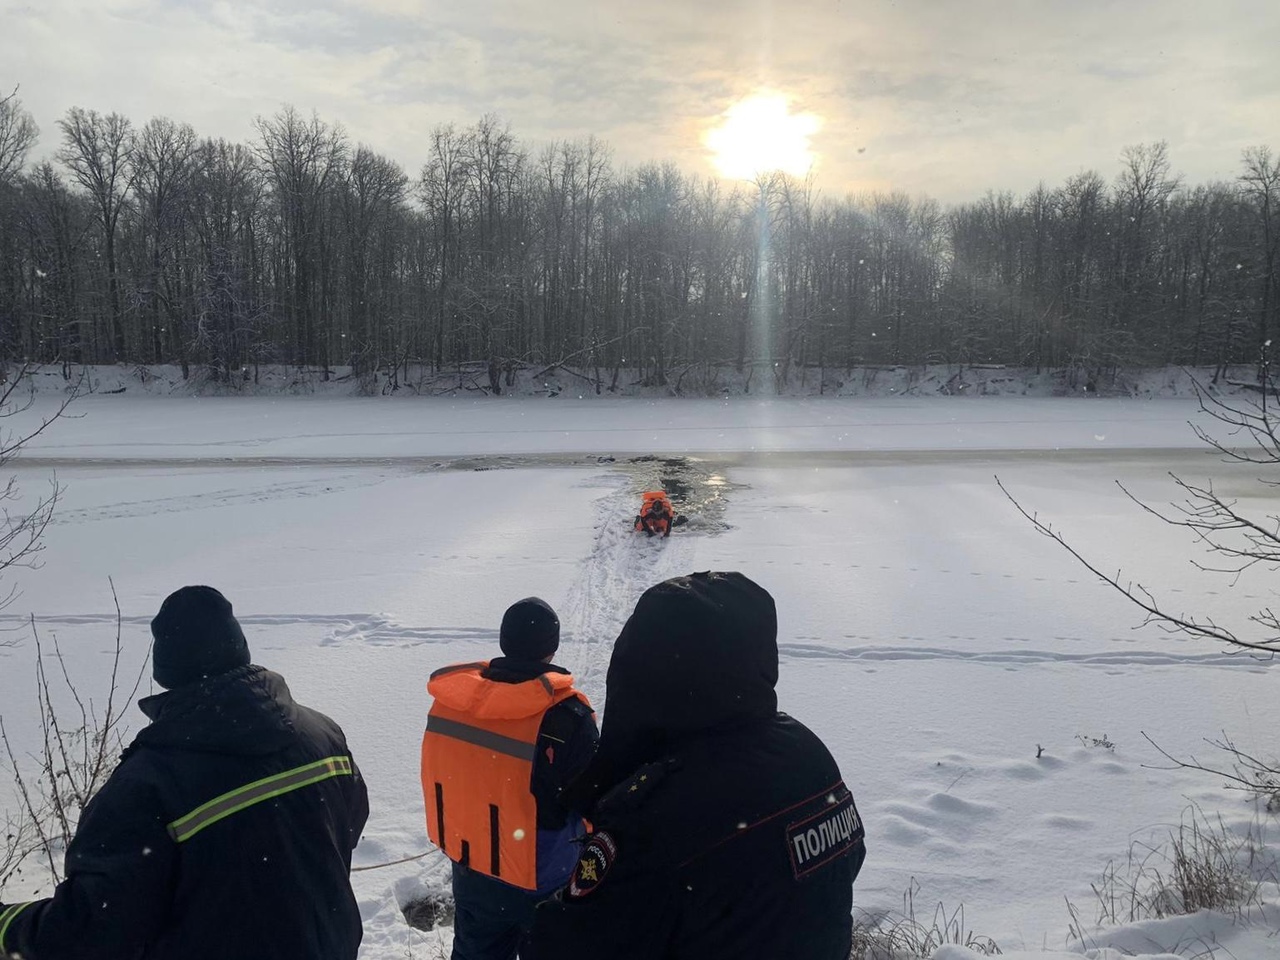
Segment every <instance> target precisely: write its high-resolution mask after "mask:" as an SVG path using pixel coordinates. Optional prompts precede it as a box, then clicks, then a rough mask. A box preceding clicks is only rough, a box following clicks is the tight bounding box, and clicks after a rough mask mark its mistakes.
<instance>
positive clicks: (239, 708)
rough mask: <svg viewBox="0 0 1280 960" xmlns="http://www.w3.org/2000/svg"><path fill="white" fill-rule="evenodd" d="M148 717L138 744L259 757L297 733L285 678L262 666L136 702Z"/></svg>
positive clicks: (295, 713) (294, 707)
mask: <svg viewBox="0 0 1280 960" xmlns="http://www.w3.org/2000/svg"><path fill="white" fill-rule="evenodd" d="M138 708H139V709H140V710H141V711H142V712H143V713H145V714H146V715H147V716H148V717H149V718H150V719H151V721H152V722H151V724H150V725H149V726H146V727H144V728H143V729H142V730H140V731H139V732H138V736H137V737H136V738H134V741H133V745H132V746H131V747H130V748H129V749H130V750H133V749H135V748H136V747H140V746H146V747H172V748H176V749H180V750H196V751H200V752H202V753H223V754H234V755H251V756H261V755H263V754H269V753H275V752H277V751H279V750H283V749H285V748H286V747H288V746H289V745H290V744H291V743H293V742H294V740H295V739H296V738H297V733H296V723H297V718H298V706H297V704H296V703H294V701H293V696H292V695H291V694H290V693H289V687H288V685H287V684H286V683H285V682H284V677H282V676H280V675H279V674H278V673H273V672H272V671H270V670H268V669H266V668H265V667H255V666H246V667H237V668H236V669H235V670H231V671H228V672H227V673H223V674H219V675H218V676H216V677H209V678H208V679H206V680H201V681H199V682H197V683H190V684H186V685H185V686H182V687H179V688H178V689H176V690H170V691H169V692H168V693H158V694H156V695H155V696H152V697H144V698H143V699H141V700H139V701H138Z"/></svg>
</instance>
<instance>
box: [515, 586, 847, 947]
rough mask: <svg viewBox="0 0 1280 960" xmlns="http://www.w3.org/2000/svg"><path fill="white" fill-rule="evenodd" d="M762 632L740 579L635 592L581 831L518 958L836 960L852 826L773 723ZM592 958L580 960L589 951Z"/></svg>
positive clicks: (824, 779)
mask: <svg viewBox="0 0 1280 960" xmlns="http://www.w3.org/2000/svg"><path fill="white" fill-rule="evenodd" d="M776 681H777V646H776V619H775V613H774V609H773V601H772V598H770V597H769V595H768V594H767V593H766V592H765V591H763V590H762V589H760V588H759V587H758V586H756V585H755V584H754V583H752V582H751V581H749V580H747V579H746V578H745V577H742V576H741V575H739V574H696V575H694V576H692V577H681V578H677V579H676V580H672V581H667V582H666V583H664V584H659V585H658V586H657V587H654V588H652V589H651V590H649V591H647V592H646V593H645V595H644V596H643V597H642V598H641V600H640V602H639V603H638V604H637V605H636V610H635V613H634V614H633V615H632V617H631V618H630V619H629V620H628V622H627V625H626V626H625V627H624V628H623V631H622V634H621V635H620V636H619V638H618V641H617V643H616V644H615V646H614V653H613V659H612V660H611V662H610V665H609V675H608V681H607V698H608V711H607V713H606V715H605V724H604V730H603V734H602V738H601V742H600V750H599V753H598V754H597V758H596V760H595V761H593V763H592V765H591V766H590V767H589V768H588V770H587V771H586V773H584V775H583V777H581V778H580V779H579V781H578V782H577V783H575V784H574V785H573V786H572V787H571V788H570V791H569V795H570V797H571V799H572V800H573V801H574V802H578V803H581V804H583V805H585V806H586V809H587V810H588V815H589V817H590V819H591V820H592V822H593V824H594V825H595V832H594V833H593V834H592V836H591V837H590V838H589V839H588V841H587V843H586V845H585V847H584V849H583V855H582V857H581V859H580V860H579V864H578V866H577V868H576V869H575V871H574V875H573V877H572V879H571V880H570V882H569V886H568V888H567V889H566V891H565V894H564V896H563V898H562V900H561V901H559V902H552V903H548V904H544V905H543V906H542V907H540V908H539V911H538V914H537V917H536V920H535V926H534V931H533V934H532V936H531V941H530V946H531V952H530V956H531V957H533V958H535V960H554V958H557V957H559V956H565V955H582V954H584V953H585V955H598V956H609V957H611V958H614V960H627V958H635V960H642V958H643V960H686V958H687V960H695V958H696V960H721V958H723V960H775V958H782V957H786V958H788V960H844V958H845V957H847V956H848V951H849V946H850V931H851V926H852V919H851V908H852V884H853V880H854V878H855V877H856V876H857V873H858V871H859V869H860V868H861V865H862V861H863V858H864V857H865V845H864V841H863V829H862V823H861V821H860V819H859V817H858V813H857V810H856V808H855V806H854V802H853V798H852V796H851V795H850V793H849V790H848V789H847V788H846V787H845V785H844V783H843V781H842V779H841V776H840V771H839V769H838V767H837V765H836V763H835V761H834V760H833V759H832V757H831V755H830V753H829V752H828V750H827V749H826V747H825V746H824V745H823V744H822V742H821V741H820V740H819V739H818V738H817V737H816V736H815V735H814V734H813V733H812V732H811V731H809V730H808V729H807V728H806V727H805V726H804V725H803V724H801V723H799V722H797V721H796V720H794V719H792V718H790V717H788V716H786V715H785V714H781V713H779V712H778V711H777V700H776V697H775V695H774V692H773V687H774V684H775V683H776ZM593 951H594V952H593Z"/></svg>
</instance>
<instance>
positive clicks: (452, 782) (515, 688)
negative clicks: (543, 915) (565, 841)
mask: <svg viewBox="0 0 1280 960" xmlns="http://www.w3.org/2000/svg"><path fill="white" fill-rule="evenodd" d="M488 666H489V664H488V662H487V661H484V662H480V663H460V664H456V665H454V666H451V667H444V668H442V669H440V670H437V671H436V672H435V673H433V674H432V675H431V679H430V680H429V681H428V682H427V692H428V693H430V694H431V696H433V697H434V698H435V702H434V703H433V704H432V706H431V712H430V713H429V714H428V715H427V730H426V733H425V734H424V735H423V737H422V795H423V798H424V799H425V801H426V809H427V835H428V836H429V837H430V838H431V841H432V843H434V844H435V845H436V846H438V847H439V848H440V849H441V850H443V851H444V853H445V855H446V856H447V857H449V859H451V860H453V861H455V862H457V863H461V864H464V865H465V866H467V867H469V868H470V869H472V870H475V871H476V872H477V873H483V874H487V875H488V876H491V877H496V878H497V879H499V880H502V881H503V882H504V883H509V884H512V885H513V886H517V887H522V888H523V889H525V890H536V889H537V886H538V880H537V878H538V862H537V861H538V856H537V851H538V839H537V838H538V807H537V801H536V800H535V799H534V796H533V793H532V791H531V789H530V784H531V782H532V778H533V761H534V755H535V752H536V749H537V743H538V731H539V729H540V728H541V726H542V718H543V716H544V715H545V714H546V712H547V711H548V710H550V709H551V708H552V707H553V706H555V705H556V704H557V703H560V702H562V701H564V700H568V699H570V698H572V697H577V698H578V699H580V700H581V701H582V702H583V703H585V704H587V706H591V703H590V701H589V700H587V698H586V696H585V695H584V694H583V693H582V692H580V691H579V690H576V689H574V686H573V677H572V676H570V675H569V674H564V673H544V674H542V675H540V676H538V677H535V678H533V679H532V680H525V681H524V682H522V683H500V682H498V681H495V680H486V679H485V678H484V676H483V674H484V671H485V670H486V669H487V668H488Z"/></svg>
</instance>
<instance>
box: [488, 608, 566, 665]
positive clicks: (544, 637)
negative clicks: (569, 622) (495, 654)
mask: <svg viewBox="0 0 1280 960" xmlns="http://www.w3.org/2000/svg"><path fill="white" fill-rule="evenodd" d="M498 645H499V646H500V647H502V652H503V653H505V654H506V655H507V656H508V657H519V658H521V659H524V660H541V659H543V658H544V657H549V656H551V655H552V654H553V653H555V652H556V650H557V649H558V648H559V646H560V618H559V617H557V616H556V612H555V611H554V610H552V609H551V604H549V603H547V601H545V600H542V599H540V598H538V597H525V599H523V600H517V601H516V602H515V603H513V604H512V605H511V606H509V607H507V612H506V613H504V614H503V615H502V628H501V629H500V630H499V631H498Z"/></svg>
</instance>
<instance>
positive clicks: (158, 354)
mask: <svg viewBox="0 0 1280 960" xmlns="http://www.w3.org/2000/svg"><path fill="white" fill-rule="evenodd" d="M129 160H130V167H131V173H132V178H133V182H134V185H135V187H134V189H135V191H136V195H137V198H138V206H139V213H140V220H141V226H142V231H143V235H144V243H145V245H146V247H147V248H148V249H147V255H146V256H145V257H144V260H145V262H146V264H147V268H146V269H147V271H148V272H147V274H146V275H145V278H144V282H143V283H142V284H141V288H140V290H139V293H140V295H141V299H142V303H143V305H144V311H145V315H146V318H147V324H148V326H149V327H150V329H149V330H148V331H147V333H148V334H149V336H148V337H147V338H146V339H147V340H148V341H149V343H150V347H151V359H152V361H153V362H155V363H160V362H162V361H163V360H164V359H165V341H166V340H172V339H173V337H172V336H170V337H165V336H164V333H165V331H166V330H167V329H169V328H170V327H174V328H176V327H178V326H179V325H180V319H179V318H180V314H181V312H182V305H181V304H179V302H178V300H179V292H178V290H177V285H178V283H179V273H178V268H179V267H180V266H181V264H180V263H179V262H178V247H179V245H180V242H181V239H182V236H183V226H184V224H183V219H184V216H185V214H186V213H187V211H188V210H189V208H190V200H191V197H190V193H191V188H192V186H193V184H194V180H195V175H196V173H197V171H198V165H199V162H200V154H199V150H198V141H197V140H196V132H195V130H194V129H192V127H191V126H190V125H189V124H185V123H183V124H179V123H175V122H174V121H172V120H170V119H168V118H167V117H157V118H155V119H154V120H151V121H149V122H148V123H147V125H146V126H145V127H143V128H142V131H141V133H139V135H138V138H137V144H136V147H135V149H134V150H133V153H132V154H131V156H130V158H129ZM174 332H176V330H175V331H174Z"/></svg>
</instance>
